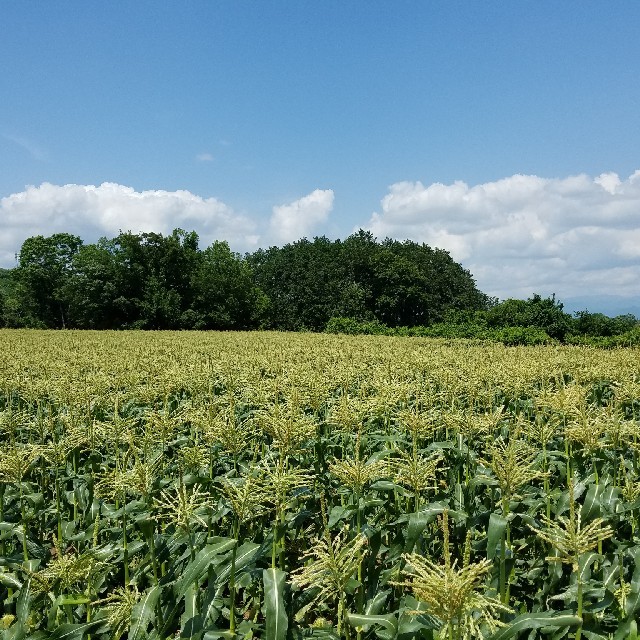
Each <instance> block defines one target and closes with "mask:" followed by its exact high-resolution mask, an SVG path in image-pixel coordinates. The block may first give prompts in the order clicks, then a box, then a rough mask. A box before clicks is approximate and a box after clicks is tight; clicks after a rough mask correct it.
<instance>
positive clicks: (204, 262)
mask: <svg viewBox="0 0 640 640" xmlns="http://www.w3.org/2000/svg"><path fill="white" fill-rule="evenodd" d="M487 303H488V298H487V296H485V295H484V294H483V293H482V292H480V291H479V290H478V289H477V287H476V285H475V282H474V280H473V278H472V276H471V274H470V273H469V272H468V271H467V270H465V269H463V268H462V267H461V266H460V265H459V264H458V263H456V262H455V261H454V260H453V259H452V258H451V256H450V255H449V254H448V253H447V252H446V251H443V250H441V249H432V248H431V247H429V246H427V245H425V244H417V243H415V242H410V241H406V242H397V241H395V240H385V241H383V242H377V241H376V239H375V238H374V237H373V236H372V235H371V234H370V233H368V232H365V231H360V232H358V233H356V234H354V235H352V236H350V237H349V238H347V239H346V240H344V241H341V240H335V241H331V240H328V239H327V238H325V237H318V238H314V239H313V240H307V239H306V238H305V239H301V240H299V241H297V242H294V243H290V244H286V245H284V246H283V247H271V248H269V249H266V250H264V249H259V250H257V251H255V252H253V253H247V254H245V255H240V254H237V253H234V252H232V251H231V249H230V248H229V245H228V244H227V243H226V242H221V241H216V242H214V243H213V244H211V245H210V246H208V247H206V248H204V249H202V248H200V247H199V238H198V235H197V234H196V233H195V232H193V231H190V232H187V231H184V230H182V229H176V230H174V231H173V232H172V233H171V234H169V235H164V236H163V235H162V234H160V233H140V234H134V233H130V232H127V233H120V234H119V235H118V236H117V237H115V238H111V239H108V238H102V239H101V240H99V241H98V242H97V243H95V244H85V243H84V242H83V241H82V239H81V238H79V237H78V236H75V235H72V234H68V233H56V234H54V235H52V236H49V237H43V236H34V237H31V238H28V239H27V240H25V241H24V243H23V244H22V247H21V249H20V252H19V253H18V255H17V266H16V267H15V268H14V269H10V270H3V271H2V273H1V274H0V312H1V314H2V315H1V318H2V323H3V325H4V326H8V327H42V328H82V329H223V330H225V329H255V328H268V329H279V330H289V331H299V330H310V331H320V330H323V329H324V327H325V325H326V324H327V322H328V321H329V319H330V318H331V317H333V316H343V315H348V316H349V317H353V318H355V319H358V320H371V319H377V320H379V321H381V322H384V323H387V324H389V325H390V326H398V325H403V324H407V325H411V326H414V325H417V324H429V323H431V322H434V321H437V320H438V319H441V318H443V317H444V316H445V315H446V313H447V312H449V311H450V310H454V309H457V310H462V309H482V308H484V307H486V305H487Z"/></svg>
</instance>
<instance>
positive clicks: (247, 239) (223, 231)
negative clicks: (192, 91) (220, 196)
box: [0, 182, 258, 266]
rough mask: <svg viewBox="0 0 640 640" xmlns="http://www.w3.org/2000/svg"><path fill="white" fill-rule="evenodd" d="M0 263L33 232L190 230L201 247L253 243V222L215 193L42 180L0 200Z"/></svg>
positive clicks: (85, 234) (88, 234)
mask: <svg viewBox="0 0 640 640" xmlns="http://www.w3.org/2000/svg"><path fill="white" fill-rule="evenodd" d="M0 224H1V225H2V233H1V234H0V265H1V266H11V265H12V264H13V263H14V254H15V252H16V251H17V250H18V249H19V248H20V246H21V244H22V242H23V241H24V240H25V239H26V238H28V237H30V236H34V235H45V236H47V235H51V234H52V233H57V232H69V233H75V234H77V235H79V236H80V237H81V238H82V239H83V240H85V241H87V242H89V241H95V240H97V238H99V237H100V236H103V235H106V236H108V237H113V236H115V235H117V234H118V232H119V231H120V230H123V231H132V232H134V233H139V232H145V231H155V232H159V233H163V234H165V233H170V232H171V231H172V230H173V229H175V228H176V227H181V228H183V229H186V230H192V229H195V230H196V231H197V232H198V234H199V235H200V238H201V246H207V245H209V244H210V243H211V242H213V241H214V240H216V239H221V240H227V241H228V242H229V244H230V245H231V247H232V248H233V249H235V250H251V249H253V248H255V246H256V245H257V242H258V235H257V234H256V225H255V223H254V222H253V221H251V220H249V219H247V218H246V217H244V216H241V215H239V214H237V213H235V212H234V211H233V209H231V208H230V207H229V206H227V205H226V204H224V203H223V202H221V201H220V200H217V199H216V198H202V197H200V196H197V195H194V194H193V193H190V192H189V191H162V190H158V191H135V190H134V189H132V188H131V187H125V186H123V185H120V184H113V183H108V182H105V183H104V184H101V185H100V186H98V187H96V186H93V185H77V184H67V185H64V186H57V185H53V184H49V183H44V184H42V185H40V186H39V187H33V186H31V187H27V189H26V190H25V191H22V192H20V193H14V194H13V195H10V196H7V197H5V198H2V199H0Z"/></svg>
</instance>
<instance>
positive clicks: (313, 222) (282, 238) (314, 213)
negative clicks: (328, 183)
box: [269, 189, 334, 243]
mask: <svg viewBox="0 0 640 640" xmlns="http://www.w3.org/2000/svg"><path fill="white" fill-rule="evenodd" d="M333 198H334V195H333V191H332V190H331V189H316V190H315V191H313V192H312V193H310V194H309V195H308V196H304V197H303V198H300V199H299V200H295V201H294V202H291V203H290V204H284V205H281V206H278V207H273V213H272V215H271V221H270V224H269V228H270V236H271V237H272V238H273V239H274V240H275V241H276V242H278V243H280V242H282V243H286V242H293V241H295V240H299V239H300V238H303V237H305V236H309V235H310V234H311V233H312V232H313V231H315V230H317V228H318V227H319V226H320V225H322V224H323V223H324V222H326V221H327V218H328V217H329V214H330V213H331V210H332V209H333Z"/></svg>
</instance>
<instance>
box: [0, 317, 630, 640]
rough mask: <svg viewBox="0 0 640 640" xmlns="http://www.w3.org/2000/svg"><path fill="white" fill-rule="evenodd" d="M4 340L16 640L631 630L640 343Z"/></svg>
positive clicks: (0, 486)
mask: <svg viewBox="0 0 640 640" xmlns="http://www.w3.org/2000/svg"><path fill="white" fill-rule="evenodd" d="M0 344H1V345H2V349H0V371H1V374H0V440H1V442H2V447H1V450H0V601H1V602H2V603H3V607H4V608H3V611H2V612H0V615H2V617H1V619H0V634H2V635H1V638H3V639H7V640H9V639H11V640H20V639H22V638H34V639H39V638H55V639H60V640H62V639H65V640H76V639H82V638H90V639H91V640H99V639H104V640H107V639H118V638H121V637H128V638H131V639H134V640H139V639H142V638H153V639H165V638H178V637H179V638H196V639H203V640H214V639H216V638H225V639H231V638H238V639H240V638H265V639H267V640H285V639H292V640H293V639H299V638H307V637H309V638H311V637H312V638H318V639H326V640H332V639H339V638H344V639H346V640H364V639H365V638H366V639H375V638H379V639H380V640H394V639H398V640H410V639H413V638H416V639H423V640H431V639H433V640H435V639H443V640H444V639H446V640H461V639H465V640H467V639H473V638H492V639H493V640H506V639H507V638H563V637H564V638H578V639H579V638H585V639H598V638H614V639H616V640H618V639H627V638H636V637H637V636H636V634H637V624H636V620H637V618H639V617H640V540H639V537H638V536H639V531H638V529H639V524H640V522H639V514H640V478H639V476H638V464H639V460H638V457H639V452H640V350H638V349H619V350H610V351H602V350H597V349H590V348H584V347H515V348H509V347H504V346H502V345H496V344H483V343H473V342H462V341H460V342H453V341H451V342H447V341H438V340H429V339H420V338H390V337H382V336H366V337H365V336H363V337H345V336H329V335H311V334H308V335H305V334H284V333H281V334H278V333H229V334H222V333H188V332H186V333H169V332H167V333H151V332H149V333H142V332H125V333H116V332H103V333H98V332H68V331H67V332H57V333H56V332H36V331H8V330H6V331H0Z"/></svg>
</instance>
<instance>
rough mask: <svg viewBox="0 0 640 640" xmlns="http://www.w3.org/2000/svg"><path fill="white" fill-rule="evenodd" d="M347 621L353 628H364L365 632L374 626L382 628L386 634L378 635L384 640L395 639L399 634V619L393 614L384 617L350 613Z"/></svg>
mask: <svg viewBox="0 0 640 640" xmlns="http://www.w3.org/2000/svg"><path fill="white" fill-rule="evenodd" d="M347 619H348V621H349V624H350V625H351V626H352V627H363V629H364V631H367V630H368V629H369V627H370V626H372V625H377V626H381V627H382V628H383V629H384V631H385V632H384V633H379V634H378V635H379V636H380V637H381V638H383V639H384V640H387V639H388V640H391V638H395V636H396V634H397V632H398V619H397V618H396V616H395V615H393V614H392V613H387V614H384V615H373V614H358V613H349V614H347Z"/></svg>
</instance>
